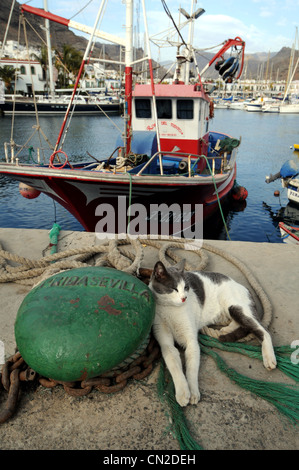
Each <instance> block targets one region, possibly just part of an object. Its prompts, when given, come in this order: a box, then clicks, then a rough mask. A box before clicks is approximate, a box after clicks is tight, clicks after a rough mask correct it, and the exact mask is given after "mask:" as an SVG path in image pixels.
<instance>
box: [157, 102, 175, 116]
mask: <svg viewBox="0 0 299 470" xmlns="http://www.w3.org/2000/svg"><path fill="white" fill-rule="evenodd" d="M157 114H158V119H172V103H171V100H169V99H167V100H162V99H157Z"/></svg>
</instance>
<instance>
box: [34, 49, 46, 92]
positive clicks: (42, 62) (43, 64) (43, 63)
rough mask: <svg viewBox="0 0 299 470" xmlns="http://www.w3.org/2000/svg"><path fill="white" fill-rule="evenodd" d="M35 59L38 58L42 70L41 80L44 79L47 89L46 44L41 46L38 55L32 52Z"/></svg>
mask: <svg viewBox="0 0 299 470" xmlns="http://www.w3.org/2000/svg"><path fill="white" fill-rule="evenodd" d="M32 56H33V57H34V59H35V60H38V61H39V63H40V65H41V68H42V71H43V80H46V82H47V83H46V86H47V90H48V91H49V83H48V74H47V70H48V48H47V46H42V47H41V50H40V53H39V55H37V54H32Z"/></svg>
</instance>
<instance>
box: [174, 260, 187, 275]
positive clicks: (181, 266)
mask: <svg viewBox="0 0 299 470" xmlns="http://www.w3.org/2000/svg"><path fill="white" fill-rule="evenodd" d="M185 264H186V260H185V259H182V260H181V261H180V262H179V263H177V264H176V265H175V268H176V269H177V270H178V271H179V272H181V273H183V272H184V269H185Z"/></svg>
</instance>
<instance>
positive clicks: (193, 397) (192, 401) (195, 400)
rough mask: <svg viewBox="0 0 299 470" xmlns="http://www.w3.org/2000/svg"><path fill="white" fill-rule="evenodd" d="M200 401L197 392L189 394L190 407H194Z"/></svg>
mask: <svg viewBox="0 0 299 470" xmlns="http://www.w3.org/2000/svg"><path fill="white" fill-rule="evenodd" d="M199 400H200V392H199V391H197V392H195V393H191V396H190V404H191V405H196V404H197V403H198V402H199Z"/></svg>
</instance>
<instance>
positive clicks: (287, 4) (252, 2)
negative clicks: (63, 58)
mask: <svg viewBox="0 0 299 470" xmlns="http://www.w3.org/2000/svg"><path fill="white" fill-rule="evenodd" d="M19 2H20V3H28V4H29V5H31V6H34V7H38V8H43V5H44V0H30V1H26V2H24V1H23V0H19ZM165 2H166V5H167V7H168V9H169V10H170V12H171V14H172V16H173V18H174V20H175V21H176V22H177V23H178V22H179V13H178V9H179V7H182V8H184V9H185V10H186V11H187V12H190V11H191V0H180V1H179V0H165ZM47 3H48V10H49V11H50V12H52V13H55V14H57V15H60V16H63V17H64V18H67V19H73V20H74V21H77V22H78V23H81V24H86V25H89V26H93V23H94V21H95V18H96V13H97V10H98V8H99V5H100V4H101V0H47ZM145 3H146V9H147V18H148V29H149V35H150V36H151V35H153V34H156V33H157V32H158V31H159V32H160V31H164V30H165V29H167V28H169V26H170V25H171V22H170V20H169V18H168V16H167V15H166V13H165V11H164V9H163V6H162V3H161V0H145ZM86 5H87V7H86V8H85V9H83V11H81V12H80V10H81V9H82V8H84V7H85V6H86ZM139 8H140V11H141V12H142V4H141V5H140V7H139ZM197 8H203V9H204V10H205V13H204V14H203V15H202V16H200V17H199V18H198V19H197V20H196V21H195V22H194V41H193V44H194V46H195V47H196V48H199V49H204V48H210V47H212V46H216V45H218V44H221V43H223V41H225V40H226V39H228V38H234V37H236V36H239V37H241V38H242V39H243V40H244V41H245V43H246V49H245V52H246V53H256V52H267V53H268V52H269V51H270V52H271V53H272V52H278V51H279V50H280V49H281V48H282V47H284V46H286V47H292V45H293V43H294V41H295V33H296V27H297V26H298V23H299V0H246V1H245V0H203V1H199V0H197V3H196V5H195V8H194V9H195V10H197ZM123 10H124V5H123V3H122V1H121V0H108V3H107V7H106V11H105V16H104V19H103V21H102V23H101V25H100V29H102V30H103V31H105V32H109V33H112V34H116V35H121V36H124V34H125V29H124V22H125V17H124V16H123V15H122V13H121V12H122V11H123ZM137 11H138V7H135V12H137ZM137 25H138V26H137V27H136V28H135V31H137V32H140V36H142V37H143V35H142V34H141V33H142V31H143V17H142V14H141V16H140V21H139V22H138V23H137ZM74 32H75V33H76V34H81V33H80V32H78V31H74ZM182 33H183V37H184V39H185V41H186V42H187V39H188V27H185V28H184V30H183V32H182ZM297 46H298V43H297ZM215 52H216V50H215ZM169 54H170V52H169V48H166V49H165V48H163V49H161V52H160V57H159V58H160V60H162V61H163V60H165V59H170V57H169ZM174 54H175V53H174ZM152 57H153V58H155V59H156V58H157V57H158V50H157V49H156V48H153V51H152ZM171 59H172V57H171Z"/></svg>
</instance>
